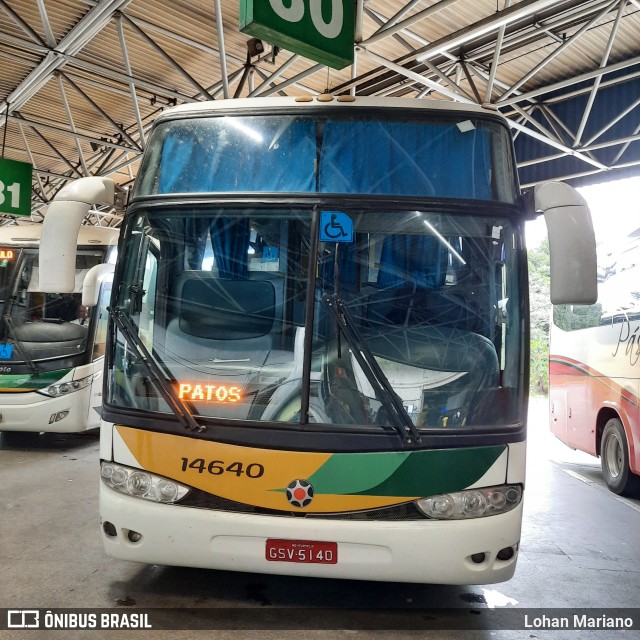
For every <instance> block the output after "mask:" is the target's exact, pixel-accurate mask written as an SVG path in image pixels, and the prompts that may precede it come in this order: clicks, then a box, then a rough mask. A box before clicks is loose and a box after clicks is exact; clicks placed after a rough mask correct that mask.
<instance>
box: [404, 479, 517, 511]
mask: <svg viewBox="0 0 640 640" xmlns="http://www.w3.org/2000/svg"><path fill="white" fill-rule="evenodd" d="M521 500H522V487H521V486H520V485H517V484H505V485H501V486H499V487H485V488H482V489H468V490H467V491H458V492H455V493H445V494H442V495H437V496H430V497H429V498H421V499H420V500H416V501H415V505H416V507H418V509H419V510H420V511H421V512H422V513H424V515H425V516H428V517H429V518H434V519H436V520H464V519H467V518H483V517H486V516H497V515H498V514H500V513H506V512H507V511H511V509H515V507H517V506H518V505H519V504H520V501H521Z"/></svg>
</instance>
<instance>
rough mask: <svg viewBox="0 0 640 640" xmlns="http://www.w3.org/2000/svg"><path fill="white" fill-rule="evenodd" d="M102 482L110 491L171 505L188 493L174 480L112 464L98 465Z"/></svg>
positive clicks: (187, 488)
mask: <svg viewBox="0 0 640 640" xmlns="http://www.w3.org/2000/svg"><path fill="white" fill-rule="evenodd" d="M100 476H101V478H102V481H103V482H104V483H105V484H106V485H107V486H108V487H110V488H111V489H115V490H116V491H118V492H119V493H124V494H125V495H127V496H133V497H134V498H143V499H144V500H151V501H152V502H163V503H165V504H171V503H173V502H177V501H178V500H180V499H181V498H184V496H186V495H187V493H189V487H186V486H184V485H182V484H180V483H179V482H176V481H175V480H169V479H168V478H163V477H161V476H157V475H155V474H153V473H148V472H147V471H141V470H140V469H131V468H130V467H125V466H123V465H120V464H114V463H113V462H102V463H101V465H100Z"/></svg>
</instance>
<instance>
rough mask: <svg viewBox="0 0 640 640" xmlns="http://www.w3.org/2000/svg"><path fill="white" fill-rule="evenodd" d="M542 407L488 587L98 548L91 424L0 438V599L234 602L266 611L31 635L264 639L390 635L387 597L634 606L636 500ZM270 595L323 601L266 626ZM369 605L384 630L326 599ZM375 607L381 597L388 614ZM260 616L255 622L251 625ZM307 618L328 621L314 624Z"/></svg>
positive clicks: (171, 604) (54, 604) (135, 604)
mask: <svg viewBox="0 0 640 640" xmlns="http://www.w3.org/2000/svg"><path fill="white" fill-rule="evenodd" d="M546 411H547V409H546V401H544V400H533V401H532V403H531V412H530V414H531V415H530V438H529V448H528V471H527V489H526V494H525V496H526V497H525V518H524V524H523V535H522V544H521V552H520V559H519V563H518V568H517V570H516V574H515V576H514V578H513V579H512V580H510V581H509V582H506V583H503V584H498V585H488V586H486V587H482V586H472V587H447V586H437V585H405V584H397V583H394V584H388V583H365V582H353V581H337V580H335V581H334V580H313V579H304V578H290V577H283V576H264V575H258V574H241V573H230V572H217V571H205V570H197V569H184V568H171V567H163V566H145V565H139V564H135V563H127V562H123V561H118V560H113V559H110V558H107V557H106V556H105V555H104V553H103V549H102V543H101V539H100V532H99V527H98V522H99V519H98V512H97V494H98V475H97V469H98V465H97V460H98V438H97V434H95V433H92V434H81V435H73V436H59V435H48V436H40V437H38V438H37V439H36V440H35V441H34V442H32V443H30V444H29V445H28V446H21V447H15V446H13V447H10V446H9V445H7V444H4V442H3V440H0V505H1V509H2V517H1V518H0V608H50V609H53V608H66V607H71V608H84V607H88V608H105V607H119V608H122V610H126V611H133V610H135V609H136V608H161V609H164V610H165V615H171V611H170V610H171V609H173V610H182V609H184V608H195V607H198V608H199V607H207V608H208V607H220V608H226V609H232V610H234V611H233V612H231V613H232V614H233V613H237V611H236V610H237V609H240V608H250V609H251V610H252V611H251V612H250V616H248V617H245V619H244V620H245V626H246V623H247V622H248V620H249V619H253V620H254V621H261V620H264V627H263V628H264V630H260V631H258V630H247V629H244V630H219V629H218V630H216V631H215V632H213V631H198V630H195V629H194V630H184V631H149V632H145V631H137V632H133V631H120V632H116V631H65V632H60V631H55V632H54V631H45V632H40V633H39V635H38V636H37V637H38V638H47V637H52V638H53V637H64V638H70V639H72V640H73V639H75V638H85V637H87V638H96V639H97V638H111V637H113V638H120V637H122V638H125V637H126V638H129V637H134V638H140V639H142V638H154V639H156V638H157V639H161V638H171V639H172V640H183V639H184V640H187V639H191V638H203V637H215V638H216V639H217V640H224V639H225V638H231V637H233V638H258V637H259V638H261V639H266V640H269V639H270V638H274V639H275V638H330V637H335V638H338V637H341V638H342V637H343V636H344V635H345V634H348V635H349V636H351V637H354V638H377V637H380V638H383V637H388V636H389V635H390V631H389V629H390V628H393V626H394V624H395V623H394V622H393V621H394V620H395V621H397V620H398V618H397V617H396V618H393V616H394V615H396V616H397V613H398V612H397V611H396V610H397V609H400V608H407V607H409V608H410V609H411V610H410V611H407V616H410V615H411V612H412V611H413V612H414V614H415V612H416V611H417V610H420V609H424V608H434V607H435V608H447V609H449V608H457V609H458V611H453V612H449V613H448V614H447V615H451V616H456V615H459V616H469V615H470V609H472V610H474V611H475V612H476V615H485V616H488V615H491V611H492V610H495V609H507V608H509V609H516V608H546V607H548V608H571V609H577V608H599V607H606V608H609V607H640V501H638V500H627V499H624V498H619V497H618V496H615V495H613V494H612V493H610V492H609V491H608V490H607V489H606V487H605V485H604V481H603V479H602V476H601V474H600V466H599V461H598V460H596V459H595V458H591V457H590V456H587V455H585V454H581V453H577V452H574V451H571V450H570V449H568V448H566V447H565V446H564V445H562V444H561V443H560V442H558V441H557V440H556V439H555V438H553V437H552V436H551V435H550V434H549V431H548V427H547V413H546ZM281 607H285V608H287V607H291V608H304V607H320V608H322V611H321V612H317V611H316V612H315V613H316V615H315V616H313V615H312V614H309V615H310V616H311V618H310V620H315V622H311V623H305V619H304V615H303V616H302V619H299V618H300V616H298V615H296V616H295V618H294V620H292V622H291V628H290V629H289V630H284V629H281V628H280V629H279V628H278V626H279V624H280V626H282V625H281V622H282V620H281V619H280V623H278V622H275V623H274V622H273V621H270V618H269V615H270V614H274V615H275V614H277V613H278V611H277V608H281ZM370 607H373V608H374V611H372V612H371V614H370V615H368V616H367V619H368V620H369V621H373V622H374V623H375V621H376V620H378V621H380V624H381V625H385V628H384V629H380V630H373V629H366V628H362V626H363V625H362V622H360V624H358V623H357V622H354V621H356V620H357V617H356V613H353V614H351V613H349V612H347V614H344V615H343V614H341V613H340V612H339V611H338V612H336V611H326V609H344V608H346V609H349V610H353V609H363V608H370ZM301 610H302V611H304V609H298V612H299V611H301ZM383 610H392V611H390V612H389V614H388V615H389V616H391V618H390V620H391V621H390V620H389V619H386V618H385V617H384V616H385V614H384V612H383ZM1 613H2V615H5V614H4V612H1ZM241 614H242V612H241ZM294 614H295V612H292V615H294ZM265 616H266V617H265ZM349 616H351V617H349ZM376 616H377V617H376ZM360 620H362V618H360ZM406 620H407V621H408V623H407V624H406V625H404V624H403V625H398V626H402V627H405V628H404V630H397V631H393V635H394V637H406V638H426V637H433V638H443V639H446V638H504V639H508V638H541V637H542V638H545V637H553V638H554V640H555V639H563V638H567V639H568V638H571V639H575V638H597V639H598V640H599V639H601V638H608V637H611V638H613V637H615V638H619V637H620V632H619V631H586V630H583V631H548V630H545V631H544V632H542V631H539V630H504V629H505V627H504V626H503V627H502V629H503V630H499V629H493V630H491V629H487V630H486V631H479V630H475V631H425V630H420V617H419V616H417V617H416V618H411V617H407V618H406ZM412 620H413V623H416V621H417V628H416V629H414V630H410V629H411V628H412V627H411V624H412ZM638 620H640V612H639V614H638V615H637V616H636V621H638ZM320 621H322V624H320ZM261 624H262V623H261V622H256V625H255V626H256V627H257V628H258V629H260V628H262V627H261V626H260V625H261ZM319 624H320V626H321V627H322V626H328V627H330V628H331V627H332V628H333V630H327V629H322V628H318V625H319ZM314 625H316V628H315V629H311V630H310V629H309V627H313V626H314ZM365 626H366V625H365ZM369 626H373V627H375V626H376V625H375V624H371V625H369ZM358 627H359V628H358ZM406 627H408V628H406ZM341 629H345V630H342V631H341ZM625 633H626V636H625ZM635 634H638V635H635ZM634 635H635V637H640V632H638V631H630V632H623V637H629V638H631V637H634ZM23 637H24V632H23V631H13V630H11V631H0V638H7V639H13V638H23ZM32 637H33V636H32Z"/></svg>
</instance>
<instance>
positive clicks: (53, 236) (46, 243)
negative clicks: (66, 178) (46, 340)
mask: <svg viewBox="0 0 640 640" xmlns="http://www.w3.org/2000/svg"><path fill="white" fill-rule="evenodd" d="M114 199H115V183H114V182H113V180H111V179H110V178H98V177H96V176H91V177H89V178H80V179H79V180H74V181H73V182H71V183H69V184H68V185H67V186H66V187H64V188H63V189H61V190H60V191H59V192H58V193H57V194H56V196H55V197H54V199H53V201H52V202H51V204H50V205H49V209H48V211H47V215H46V216H45V219H44V222H43V223H42V234H41V236H40V258H39V260H40V261H39V275H40V291H44V292H45V293H72V292H73V290H74V288H75V280H76V250H77V243H78V232H79V231H80V225H81V224H82V221H83V220H84V217H85V216H86V215H87V213H88V212H89V209H90V208H91V207H92V206H93V205H96V204H107V205H113V203H114Z"/></svg>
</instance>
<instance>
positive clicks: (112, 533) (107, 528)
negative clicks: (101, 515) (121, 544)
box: [102, 522, 118, 538]
mask: <svg viewBox="0 0 640 640" xmlns="http://www.w3.org/2000/svg"><path fill="white" fill-rule="evenodd" d="M102 530H103V531H104V532H105V533H106V534H107V535H108V536H109V537H110V538H115V537H116V536H117V535H118V532H117V531H116V528H115V526H114V525H113V523H111V522H103V523H102Z"/></svg>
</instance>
